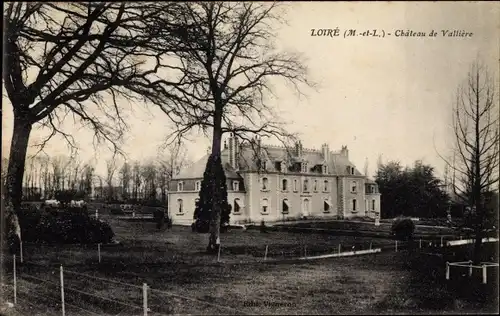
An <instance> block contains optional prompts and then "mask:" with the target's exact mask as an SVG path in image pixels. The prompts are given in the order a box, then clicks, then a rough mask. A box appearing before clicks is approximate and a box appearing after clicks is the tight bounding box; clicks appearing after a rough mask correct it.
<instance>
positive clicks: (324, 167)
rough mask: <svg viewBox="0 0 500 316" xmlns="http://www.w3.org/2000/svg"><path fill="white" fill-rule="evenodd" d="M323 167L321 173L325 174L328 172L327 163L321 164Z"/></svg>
mask: <svg viewBox="0 0 500 316" xmlns="http://www.w3.org/2000/svg"><path fill="white" fill-rule="evenodd" d="M322 167H323V168H322V169H323V174H327V173H328V166H327V165H323V166H322Z"/></svg>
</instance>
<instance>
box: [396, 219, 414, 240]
mask: <svg viewBox="0 0 500 316" xmlns="http://www.w3.org/2000/svg"><path fill="white" fill-rule="evenodd" d="M414 232H415V224H414V223H413V221H412V220H411V219H410V218H408V217H398V218H396V219H395V220H394V222H393V223H392V228H391V233H392V235H393V236H394V237H395V238H396V239H398V240H405V241H407V240H411V239H412V238H413V233H414Z"/></svg>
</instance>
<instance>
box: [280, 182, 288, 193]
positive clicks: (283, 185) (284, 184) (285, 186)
mask: <svg viewBox="0 0 500 316" xmlns="http://www.w3.org/2000/svg"><path fill="white" fill-rule="evenodd" d="M281 184H282V187H281V189H282V190H283V191H286V190H288V180H287V179H283V180H281Z"/></svg>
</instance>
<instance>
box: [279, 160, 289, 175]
mask: <svg viewBox="0 0 500 316" xmlns="http://www.w3.org/2000/svg"><path fill="white" fill-rule="evenodd" d="M286 166H287V163H286V161H282V162H281V164H280V167H281V172H283V173H285V172H286Z"/></svg>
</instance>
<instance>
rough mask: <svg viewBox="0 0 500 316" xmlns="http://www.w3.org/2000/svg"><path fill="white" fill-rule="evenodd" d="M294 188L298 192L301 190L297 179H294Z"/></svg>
mask: <svg viewBox="0 0 500 316" xmlns="http://www.w3.org/2000/svg"><path fill="white" fill-rule="evenodd" d="M293 190H294V191H295V192H297V191H298V190H299V183H298V181H297V179H293Z"/></svg>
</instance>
